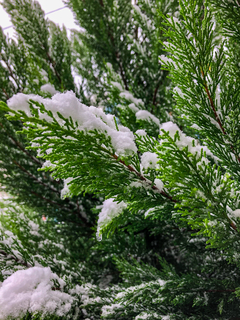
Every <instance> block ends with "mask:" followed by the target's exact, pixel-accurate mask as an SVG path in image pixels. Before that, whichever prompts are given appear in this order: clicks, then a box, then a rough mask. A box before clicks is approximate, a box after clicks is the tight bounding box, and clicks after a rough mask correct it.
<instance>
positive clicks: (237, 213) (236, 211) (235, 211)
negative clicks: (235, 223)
mask: <svg viewBox="0 0 240 320" xmlns="http://www.w3.org/2000/svg"><path fill="white" fill-rule="evenodd" d="M232 214H233V215H234V216H235V217H236V218H240V209H236V210H234V211H233V212H232Z"/></svg>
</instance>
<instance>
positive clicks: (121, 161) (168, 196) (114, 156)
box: [112, 154, 178, 203]
mask: <svg viewBox="0 0 240 320" xmlns="http://www.w3.org/2000/svg"><path fill="white" fill-rule="evenodd" d="M112 156H113V158H114V159H116V160H117V161H118V162H120V163H122V164H123V165H124V166H125V167H126V168H128V170H130V171H131V172H134V173H135V174H136V175H137V176H138V177H139V178H140V180H142V181H144V182H146V183H147V184H149V186H151V188H152V189H153V190H155V191H158V192H159V193H160V194H161V195H162V196H164V197H165V198H167V199H168V200H170V201H172V202H174V203H177V202H178V201H177V200H175V199H173V197H171V196H170V195H168V194H167V193H166V192H165V191H163V190H160V189H158V187H156V186H155V185H152V184H151V182H149V181H148V180H147V179H146V178H145V177H144V176H143V175H141V173H139V172H138V171H137V170H136V169H134V168H133V167H132V166H130V165H127V164H126V163H125V162H124V161H123V160H121V159H119V157H118V156H117V155H116V154H113V155H112Z"/></svg>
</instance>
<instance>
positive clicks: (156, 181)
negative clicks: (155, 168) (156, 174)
mask: <svg viewBox="0 0 240 320" xmlns="http://www.w3.org/2000/svg"><path fill="white" fill-rule="evenodd" d="M154 184H155V186H156V187H157V188H158V189H159V190H160V191H162V189H163V187H164V184H163V182H162V180H160V179H158V178H156V179H155V180H154Z"/></svg>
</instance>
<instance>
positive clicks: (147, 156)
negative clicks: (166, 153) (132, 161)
mask: <svg viewBox="0 0 240 320" xmlns="http://www.w3.org/2000/svg"><path fill="white" fill-rule="evenodd" d="M158 160H159V159H158V156H157V154H156V153H153V152H144V153H143V155H142V157H141V165H142V167H143V169H148V168H150V169H156V168H157V167H158V165H157V162H158Z"/></svg>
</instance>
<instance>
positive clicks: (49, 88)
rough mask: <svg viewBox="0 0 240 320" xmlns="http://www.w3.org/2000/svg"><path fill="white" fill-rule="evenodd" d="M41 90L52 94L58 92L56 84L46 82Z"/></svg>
mask: <svg viewBox="0 0 240 320" xmlns="http://www.w3.org/2000/svg"><path fill="white" fill-rule="evenodd" d="M41 90H42V91H43V92H47V93H50V94H51V95H52V96H53V95H54V94H55V93H57V90H56V89H55V88H54V86H53V85H52V84H50V83H46V84H44V85H43V86H41Z"/></svg>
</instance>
